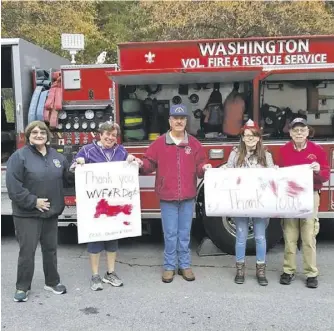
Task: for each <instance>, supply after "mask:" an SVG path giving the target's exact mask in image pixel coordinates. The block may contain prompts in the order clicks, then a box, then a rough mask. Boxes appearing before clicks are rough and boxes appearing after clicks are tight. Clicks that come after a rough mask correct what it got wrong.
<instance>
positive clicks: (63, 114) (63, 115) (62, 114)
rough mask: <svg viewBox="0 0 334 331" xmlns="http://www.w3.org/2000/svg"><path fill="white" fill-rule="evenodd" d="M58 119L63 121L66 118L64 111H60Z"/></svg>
mask: <svg viewBox="0 0 334 331" xmlns="http://www.w3.org/2000/svg"><path fill="white" fill-rule="evenodd" d="M58 116H59V119H61V120H65V119H66V118H67V113H66V111H65V110H61V111H60V112H59V115H58Z"/></svg>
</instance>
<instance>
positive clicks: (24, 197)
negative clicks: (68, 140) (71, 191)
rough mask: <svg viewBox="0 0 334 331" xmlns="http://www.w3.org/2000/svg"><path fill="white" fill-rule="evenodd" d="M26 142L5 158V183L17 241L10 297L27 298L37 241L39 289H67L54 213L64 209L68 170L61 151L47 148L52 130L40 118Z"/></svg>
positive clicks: (30, 128)
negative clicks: (40, 268)
mask: <svg viewBox="0 0 334 331" xmlns="http://www.w3.org/2000/svg"><path fill="white" fill-rule="evenodd" d="M25 137H26V141H27V144H26V146H24V147H23V148H21V149H18V150H17V151H16V152H15V153H14V154H13V155H12V156H11V157H10V158H9V160H8V163H7V172H6V185H7V190H8V195H9V198H10V199H11V200H12V209H13V219H14V225H15V233H16V236H17V240H18V242H19V245H20V253H19V259H18V269H17V282H16V292H15V295H14V301H17V302H19V301H27V300H28V292H29V290H30V287H31V282H32V278H33V274H34V266H35V251H36V248H37V245H38V242H39V241H40V243H41V248H42V255H43V269H44V275H45V286H44V289H45V290H48V291H52V292H53V293H55V294H63V293H66V287H65V286H64V285H62V284H61V283H60V278H59V274H58V271H57V240H58V239H57V236H58V216H59V215H60V214H61V213H62V212H63V210H64V207H65V203H64V192H63V185H64V181H65V182H67V183H70V181H71V177H73V175H72V174H71V173H70V172H69V171H68V167H69V165H68V162H67V160H66V159H65V157H64V156H63V155H62V154H59V153H58V152H57V151H56V150H55V149H53V148H51V147H49V146H48V145H47V143H48V142H49V141H50V137H51V133H50V131H49V129H48V127H47V126H46V124H45V123H44V122H40V121H34V122H31V123H30V124H29V125H28V126H27V128H26V130H25Z"/></svg>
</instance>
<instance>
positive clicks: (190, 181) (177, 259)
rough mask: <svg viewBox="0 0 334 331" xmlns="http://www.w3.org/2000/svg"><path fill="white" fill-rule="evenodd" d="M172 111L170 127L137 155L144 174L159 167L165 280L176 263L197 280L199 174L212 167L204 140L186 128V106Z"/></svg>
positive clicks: (185, 275) (170, 277)
mask: <svg viewBox="0 0 334 331" xmlns="http://www.w3.org/2000/svg"><path fill="white" fill-rule="evenodd" d="M169 115H170V118H169V125H170V128H171V129H170V131H168V132H167V133H166V134H164V135H162V136H161V137H159V138H158V139H157V140H156V141H154V142H153V143H152V144H151V145H150V146H149V148H148V149H147V151H146V153H145V155H144V157H143V161H141V160H138V159H137V162H138V163H139V166H140V167H141V168H140V173H141V174H149V173H151V172H153V171H156V180H155V191H156V193H157V195H158V197H159V199H160V208H161V219H162V227H163V232H164V241H165V249H164V271H163V274H162V281H163V282H164V283H170V282H172V281H173V278H174V275H175V270H176V265H178V273H179V275H182V277H183V278H184V279H185V280H187V281H193V280H195V276H194V274H193V272H192V269H191V268H190V264H191V258H190V249H189V242H190V230H191V223H192V218H193V212H194V202H195V197H196V188H197V177H199V178H202V177H203V176H204V171H205V170H206V169H208V168H211V165H210V164H207V156H206V153H205V150H204V148H203V147H202V145H201V143H200V142H199V141H198V140H197V139H196V138H195V137H193V136H191V135H189V134H188V133H187V132H186V130H185V128H186V124H187V116H188V114H187V109H186V107H185V106H184V105H180V104H179V105H173V106H172V107H171V109H170V112H169Z"/></svg>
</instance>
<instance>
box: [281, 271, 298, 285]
mask: <svg viewBox="0 0 334 331" xmlns="http://www.w3.org/2000/svg"><path fill="white" fill-rule="evenodd" d="M293 280H295V274H291V275H290V274H287V273H285V272H283V274H282V275H281V278H280V281H279V282H280V283H281V284H282V285H290V284H291V282H292V281H293Z"/></svg>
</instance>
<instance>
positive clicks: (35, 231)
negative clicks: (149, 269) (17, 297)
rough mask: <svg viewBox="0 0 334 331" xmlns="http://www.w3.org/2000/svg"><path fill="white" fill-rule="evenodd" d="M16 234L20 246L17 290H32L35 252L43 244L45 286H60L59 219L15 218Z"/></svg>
mask: <svg viewBox="0 0 334 331" xmlns="http://www.w3.org/2000/svg"><path fill="white" fill-rule="evenodd" d="M14 225H15V233H16V237H17V240H18V242H19V245H20V253H19V259H18V266H17V281H16V289H17V290H22V291H27V290H30V287H31V282H32V278H33V275H34V269H35V252H36V248H37V245H38V242H39V241H40V242H41V248H42V255H43V269H44V275H45V285H47V286H55V285H57V284H59V282H60V279H59V274H58V271H57V244H58V218H57V217H56V218H46V219H42V218H25V217H16V216H14Z"/></svg>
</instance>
